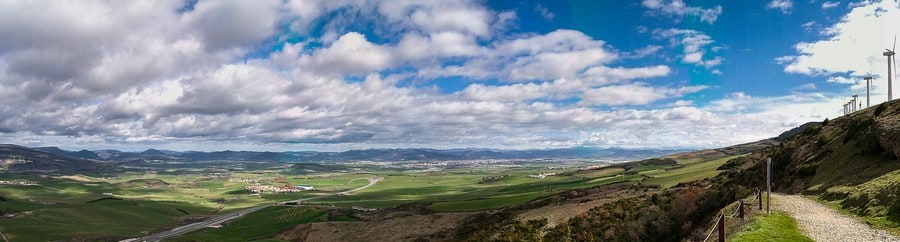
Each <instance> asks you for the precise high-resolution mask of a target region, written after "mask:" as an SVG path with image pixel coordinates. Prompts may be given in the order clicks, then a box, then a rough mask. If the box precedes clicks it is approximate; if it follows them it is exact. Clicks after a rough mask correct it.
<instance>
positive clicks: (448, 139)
mask: <svg viewBox="0 0 900 242" xmlns="http://www.w3.org/2000/svg"><path fill="white" fill-rule="evenodd" d="M32 16H48V17H47V18H42V19H39V20H35V19H34V18H33V17H32ZM897 23H900V11H898V3H897V1H894V0H885V1H851V2H845V1H833V2H832V1H816V0H774V1H684V0H642V1H403V0H397V1H362V0H336V1H316V0H288V1H275V0H273V1H202V0H200V1H186V2H185V1H161V2H158V1H157V2H154V1H130V2H126V3H122V2H112V1H110V2H107V1H96V2H88V3H72V2H42V1H6V2H3V3H0V96H2V97H3V99H4V100H3V102H2V104H0V142H3V143H15V144H21V145H28V146H60V147H63V148H69V149H82V148H86V149H101V148H102V149H105V148H114V149H124V150H142V149H146V148H148V147H156V148H165V149H172V150H222V149H233V150H238V149H240V150H346V149H364V148H392V147H434V148H456V147H488V148H508V149H528V148H553V147H572V146H597V147H627V148H708V147H720V146H726V145H731V144H737V143H743V142H750V141H755V140H759V139H763V138H767V137H772V136H775V135H777V134H779V133H780V132H783V131H785V130H787V129H790V128H792V127H795V126H798V125H800V124H802V123H805V122H809V121H821V120H822V119H825V118H834V117H837V116H839V115H841V114H842V107H841V105H842V104H843V103H845V102H847V100H849V97H850V95H851V94H854V93H856V94H862V95H865V84H864V83H861V82H860V79H861V77H862V76H864V75H866V74H867V73H872V74H874V75H875V83H874V87H873V88H872V102H873V104H877V103H881V102H884V101H885V100H886V76H887V73H886V65H887V64H886V60H885V58H884V57H883V56H881V52H882V51H883V50H884V48H885V47H888V46H890V44H891V41H892V40H893V36H894V35H895V34H896V33H898V32H900V26H898V25H897Z"/></svg>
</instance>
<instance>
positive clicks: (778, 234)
mask: <svg viewBox="0 0 900 242" xmlns="http://www.w3.org/2000/svg"><path fill="white" fill-rule="evenodd" d="M728 241H732V242H743V241H753V242H756V241H785V242H788V241H790V242H794V241H810V242H811V241H813V240H812V239H810V238H809V237H806V236H805V235H803V234H801V233H800V230H799V229H798V228H797V222H796V221H794V219H793V218H791V217H790V216H788V215H787V214H785V213H781V212H775V213H772V214H761V215H759V216H756V217H755V218H753V220H752V221H750V223H749V224H748V225H746V226H745V227H744V229H743V230H742V231H741V232H738V233H737V234H734V235H732V236H731V237H729V238H728Z"/></svg>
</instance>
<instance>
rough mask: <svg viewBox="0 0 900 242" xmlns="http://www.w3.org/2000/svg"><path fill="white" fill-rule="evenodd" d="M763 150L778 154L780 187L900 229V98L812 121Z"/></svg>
mask: <svg viewBox="0 0 900 242" xmlns="http://www.w3.org/2000/svg"><path fill="white" fill-rule="evenodd" d="M761 155H762V156H765V157H771V158H772V160H773V163H774V167H775V168H774V170H775V171H776V172H775V173H774V175H775V180H774V182H775V190H776V191H780V192H785V193H802V194H807V195H816V196H818V197H819V198H820V199H822V200H824V201H828V202H829V203H831V204H833V205H836V206H839V207H841V208H843V209H845V210H847V211H850V212H852V213H853V214H855V215H858V216H861V217H863V218H865V219H866V220H867V221H868V222H869V223H872V224H874V225H876V226H879V227H883V228H888V229H893V230H894V231H900V229H898V227H900V161H898V159H897V157H898V156H900V102H898V101H893V102H889V103H884V104H881V105H878V106H875V107H872V108H868V109H865V110H861V111H858V112H855V113H853V114H850V115H846V116H843V117H840V118H836V119H834V120H830V121H827V122H823V124H822V125H816V126H811V127H809V128H807V129H806V130H805V131H804V132H803V133H801V134H800V135H798V136H796V137H794V138H793V139H789V140H787V141H785V142H784V143H783V145H780V146H776V147H772V148H770V149H767V150H765V152H763V153H762V154H761ZM754 167H757V168H756V169H759V168H761V167H762V165H760V162H757V163H755V164H754ZM750 169H753V168H750Z"/></svg>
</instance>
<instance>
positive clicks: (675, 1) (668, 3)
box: [641, 0, 722, 24]
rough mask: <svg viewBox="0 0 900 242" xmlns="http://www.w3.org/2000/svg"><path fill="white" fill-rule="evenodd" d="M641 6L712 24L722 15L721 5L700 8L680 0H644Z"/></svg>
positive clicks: (654, 12) (652, 12)
mask: <svg viewBox="0 0 900 242" xmlns="http://www.w3.org/2000/svg"><path fill="white" fill-rule="evenodd" d="M641 5H642V6H644V7H645V8H647V9H649V10H650V11H649V13H651V14H660V15H665V16H670V17H675V18H677V19H679V20H680V19H681V18H683V17H684V16H692V17H697V18H699V19H700V21H702V22H706V23H709V24H713V23H715V22H716V20H717V19H718V18H719V15H722V6H715V7H713V8H701V7H692V6H688V5H687V4H686V3H684V1H682V0H644V1H643V2H642V3H641Z"/></svg>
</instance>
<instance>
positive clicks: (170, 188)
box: [0, 158, 727, 241]
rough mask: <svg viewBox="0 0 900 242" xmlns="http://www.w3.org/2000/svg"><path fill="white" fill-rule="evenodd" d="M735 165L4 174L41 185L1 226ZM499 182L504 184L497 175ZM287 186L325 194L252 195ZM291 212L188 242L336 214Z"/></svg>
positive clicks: (368, 203)
mask: <svg viewBox="0 0 900 242" xmlns="http://www.w3.org/2000/svg"><path fill="white" fill-rule="evenodd" d="M726 160H727V158H723V159H717V160H713V161H708V162H696V163H691V164H686V165H685V164H678V165H674V166H672V165H639V166H633V167H630V168H629V170H628V171H625V170H624V169H622V168H621V167H615V168H601V169H597V170H585V171H576V170H575V169H576V168H574V167H573V168H570V169H568V170H558V169H557V170H551V169H549V168H548V167H549V166H552V165H555V164H552V163H548V164H529V165H523V166H515V167H485V168H459V169H447V170H440V171H425V172H423V171H417V170H398V169H385V170H369V171H367V172H364V173H349V172H334V171H333V170H336V169H337V168H335V169H329V168H328V167H327V166H314V167H312V168H315V169H319V170H325V171H327V172H326V173H316V172H308V171H307V172H305V173H292V172H281V171H265V172H237V173H230V174H229V175H228V176H227V177H219V176H216V175H214V174H206V173H202V172H199V171H191V172H184V171H181V172H159V173H142V172H129V173H122V174H118V175H115V176H106V177H91V176H83V175H77V176H65V177H49V176H34V175H14V174H5V173H0V180H16V181H30V182H36V183H39V184H40V185H39V186H11V185H6V186H0V194H2V196H3V197H4V198H5V199H6V201H0V208H3V209H11V210H14V211H16V212H18V213H17V214H16V216H15V217H14V218H9V219H3V220H0V232H3V233H4V234H5V235H6V236H8V237H9V238H11V239H12V240H13V241H34V240H37V241H43V240H54V239H60V238H89V239H96V238H105V239H124V238H130V237H137V236H142V235H146V234H147V233H150V232H152V231H154V230H158V229H161V228H163V227H166V226H171V225H172V224H173V223H174V222H176V221H178V220H179V219H184V218H190V217H193V218H197V217H198V216H199V217H202V216H210V215H215V214H221V213H226V212H228V211H233V210H236V209H240V208H246V207H251V206H257V205H261V204H272V203H275V202H280V201H286V200H293V199H298V198H305V197H311V196H319V195H323V194H330V193H334V192H338V191H345V190H349V189H353V188H357V187H361V186H364V185H366V184H368V178H372V177H381V178H383V179H382V180H381V181H380V182H378V183H377V184H376V185H374V186H372V187H370V188H368V189H365V190H362V191H358V192H355V193H354V194H348V195H344V196H331V197H326V198H322V199H319V200H312V201H309V203H310V204H312V205H326V206H329V207H330V206H335V207H350V206H362V207H367V208H386V207H394V206H397V205H400V204H404V203H409V202H428V203H431V205H430V208H431V209H433V210H436V211H476V210H485V209H493V208H500V207H504V206H510V205H516V204H522V203H525V202H528V201H531V200H534V199H536V198H539V197H542V196H547V195H551V194H556V193H559V192H563V191H566V190H570V189H575V188H586V187H594V186H599V185H604V184H610V183H614V182H621V181H634V182H643V183H646V184H658V185H662V186H665V187H669V186H673V185H675V184H678V183H679V182H684V181H689V180H696V179H703V178H706V177H711V176H713V175H715V174H718V171H716V168H717V167H718V166H720V165H722V164H723V163H724V162H725V161H726ZM587 165H590V164H587ZM546 173H556V174H555V175H549V176H545V177H544V178H535V177H529V176H532V175H535V174H546ZM489 177H499V178H497V179H487V178H489ZM285 182H288V183H290V184H291V185H301V184H303V185H312V186H314V187H316V190H314V191H302V192H296V193H263V194H262V195H261V196H257V195H252V194H250V193H249V192H246V191H244V190H243V187H244V186H247V185H249V184H250V183H253V184H259V185H270V186H278V187H280V186H284V185H285V184H287V183H285ZM104 193H106V194H110V193H111V194H112V196H114V197H116V198H120V199H124V200H121V201H118V200H104V201H100V202H92V203H86V202H88V201H91V200H95V199H98V198H102V197H110V196H109V195H104ZM178 209H182V210H184V211H186V212H188V213H190V214H189V215H188V214H185V213H184V212H181V211H179V210H178ZM286 209H287V208H285V207H273V208H267V209H264V210H262V211H259V212H257V213H254V214H251V215H250V216H248V217H246V218H243V219H240V220H237V221H234V222H233V223H232V224H231V225H229V226H227V227H225V228H223V229H207V230H204V231H202V232H197V233H193V234H190V236H187V237H184V239H185V240H191V239H194V240H216V241H233V240H245V239H248V238H270V237H271V235H272V234H273V233H274V232H277V231H280V230H282V229H284V228H286V227H288V226H290V225H296V224H301V223H308V222H318V221H326V220H328V217H327V216H326V217H323V215H322V214H323V213H325V212H324V211H320V210H309V211H303V212H299V213H298V212H296V211H294V212H293V213H294V214H297V215H295V217H296V218H291V219H287V220H283V221H281V220H273V219H271V217H272V216H275V215H277V214H284V213H287V212H288V211H287V210H286ZM291 211H293V210H291ZM279 216H280V215H279ZM275 217H278V216H275ZM332 219H333V218H332ZM250 228H258V229H250ZM251 230H252V231H251ZM39 231H43V232H45V233H39ZM248 233H249V234H248Z"/></svg>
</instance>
